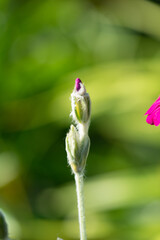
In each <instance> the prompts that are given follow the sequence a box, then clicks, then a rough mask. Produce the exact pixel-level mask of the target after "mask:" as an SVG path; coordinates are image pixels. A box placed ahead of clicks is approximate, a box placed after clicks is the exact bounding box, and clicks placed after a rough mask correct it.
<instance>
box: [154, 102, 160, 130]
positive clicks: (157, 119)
mask: <svg viewBox="0 0 160 240" xmlns="http://www.w3.org/2000/svg"><path fill="white" fill-rule="evenodd" d="M153 115H154V116H153ZM152 116H153V121H154V125H155V126H158V125H159V124H160V107H158V108H157V109H156V111H153V113H152Z"/></svg>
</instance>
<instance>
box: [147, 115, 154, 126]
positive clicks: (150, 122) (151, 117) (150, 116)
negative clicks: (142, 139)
mask: <svg viewBox="0 0 160 240" xmlns="http://www.w3.org/2000/svg"><path fill="white" fill-rule="evenodd" d="M146 122H147V123H148V124H151V125H154V122H153V116H152V115H148V117H147V118H146Z"/></svg>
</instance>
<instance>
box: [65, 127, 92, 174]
mask: <svg viewBox="0 0 160 240" xmlns="http://www.w3.org/2000/svg"><path fill="white" fill-rule="evenodd" d="M89 147H90V139H89V137H88V136H86V137H85V138H83V139H82V141H80V137H79V133H78V131H77V129H76V128H75V127H74V126H73V125H71V128H70V130H69V133H68V134H67V136H66V152H67V158H68V163H69V165H70V166H71V168H72V170H73V172H74V173H83V170H84V168H85V165H86V159H87V156H88V152H89Z"/></svg>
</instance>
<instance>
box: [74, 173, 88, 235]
mask: <svg viewBox="0 0 160 240" xmlns="http://www.w3.org/2000/svg"><path fill="white" fill-rule="evenodd" d="M75 183H76V191H77V204H78V216H79V230H80V240H87V235H86V223H85V209H84V194H83V174H79V173H76V174H75Z"/></svg>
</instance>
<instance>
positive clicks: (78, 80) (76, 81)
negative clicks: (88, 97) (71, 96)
mask: <svg viewBox="0 0 160 240" xmlns="http://www.w3.org/2000/svg"><path fill="white" fill-rule="evenodd" d="M80 83H82V81H81V80H80V79H79V78H76V80H75V87H76V90H77V91H79V90H80V89H81V85H80Z"/></svg>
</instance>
